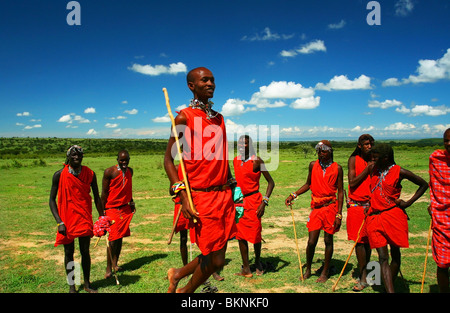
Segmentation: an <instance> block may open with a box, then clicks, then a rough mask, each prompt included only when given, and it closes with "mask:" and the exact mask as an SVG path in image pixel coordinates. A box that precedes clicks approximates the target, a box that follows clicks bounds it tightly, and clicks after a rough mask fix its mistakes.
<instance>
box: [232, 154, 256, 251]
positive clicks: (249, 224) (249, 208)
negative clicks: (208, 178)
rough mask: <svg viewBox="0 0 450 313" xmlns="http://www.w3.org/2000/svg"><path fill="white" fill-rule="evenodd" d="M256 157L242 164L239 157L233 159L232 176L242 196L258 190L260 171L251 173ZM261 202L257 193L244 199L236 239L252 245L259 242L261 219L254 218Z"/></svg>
mask: <svg viewBox="0 0 450 313" xmlns="http://www.w3.org/2000/svg"><path fill="white" fill-rule="evenodd" d="M255 159H256V156H252V157H251V158H250V160H248V161H247V162H243V160H242V158H241V156H240V155H238V156H237V157H235V158H234V160H233V166H234V175H235V178H236V181H237V186H238V187H240V188H241V191H242V193H243V194H244V196H245V195H246V194H249V193H251V192H255V191H258V190H259V179H260V177H261V171H258V172H256V173H255V172H253V162H254V160H255ZM261 202H262V195H261V193H260V192H257V193H255V194H253V195H250V196H247V197H244V215H243V216H242V217H241V218H240V219H239V223H237V224H236V228H237V234H236V239H238V240H246V241H249V242H251V243H253V244H255V243H260V242H261V231H262V226H261V219H260V218H258V217H257V216H256V212H257V210H258V207H259V205H260V204H261Z"/></svg>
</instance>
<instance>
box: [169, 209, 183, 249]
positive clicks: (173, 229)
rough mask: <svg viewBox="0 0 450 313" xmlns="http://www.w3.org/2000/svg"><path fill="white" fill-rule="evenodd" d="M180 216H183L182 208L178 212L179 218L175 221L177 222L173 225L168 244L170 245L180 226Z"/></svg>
mask: <svg viewBox="0 0 450 313" xmlns="http://www.w3.org/2000/svg"><path fill="white" fill-rule="evenodd" d="M180 214H181V206H180V209H179V210H178V213H177V218H176V219H175V222H174V223H173V227H172V232H171V233H170V236H169V241H168V242H167V244H168V245H170V244H171V243H172V238H173V235H174V234H175V229H176V228H177V224H178V220H179V218H180Z"/></svg>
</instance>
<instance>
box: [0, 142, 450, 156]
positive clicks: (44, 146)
mask: <svg viewBox="0 0 450 313" xmlns="http://www.w3.org/2000/svg"><path fill="white" fill-rule="evenodd" d="M377 142H386V143H389V144H390V145H392V146H393V147H397V148H403V149H414V148H420V147H436V148H441V147H442V139H441V138H430V139H419V140H378V141H377ZM74 144H77V145H80V146H82V147H83V149H84V151H85V153H86V154H89V155H90V156H111V155H116V154H117V152H118V151H120V150H122V149H127V150H128V151H129V152H130V153H132V154H164V152H165V150H166V147H167V139H120V138H118V139H97V138H95V139H88V138H57V137H51V138H41V137H0V158H1V159H12V158H42V157H49V156H58V155H59V156H61V155H64V154H65V153H66V151H67V149H68V148H69V147H70V146H71V145H74ZM230 144H232V145H234V147H235V149H236V143H235V142H234V143H230ZM316 144H317V141H280V142H279V149H280V150H296V151H298V152H302V153H304V155H305V157H307V155H308V154H309V153H311V152H313V151H314V146H315V145H316ZM331 144H332V145H333V148H335V149H339V148H349V149H351V148H354V147H355V145H356V142H355V141H331ZM267 147H268V149H270V148H271V145H270V142H268V143H267ZM234 151H237V150H234Z"/></svg>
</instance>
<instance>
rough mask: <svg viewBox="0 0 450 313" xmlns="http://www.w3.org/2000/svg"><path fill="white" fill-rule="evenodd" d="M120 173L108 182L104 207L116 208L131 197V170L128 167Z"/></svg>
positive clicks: (124, 203) (126, 202)
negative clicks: (123, 172)
mask: <svg viewBox="0 0 450 313" xmlns="http://www.w3.org/2000/svg"><path fill="white" fill-rule="evenodd" d="M118 171H119V172H120V173H119V175H117V176H116V177H115V178H113V179H111V180H110V182H109V189H108V199H107V201H106V205H105V209H109V208H117V207H120V206H123V205H126V204H128V203H129V202H130V201H131V199H132V198H133V192H132V191H133V186H132V185H133V183H132V176H131V171H130V169H129V168H127V170H126V171H125V175H123V174H122V170H118Z"/></svg>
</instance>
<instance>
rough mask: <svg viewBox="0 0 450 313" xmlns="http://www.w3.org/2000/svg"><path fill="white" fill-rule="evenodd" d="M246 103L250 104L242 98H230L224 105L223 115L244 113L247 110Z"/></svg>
mask: <svg viewBox="0 0 450 313" xmlns="http://www.w3.org/2000/svg"><path fill="white" fill-rule="evenodd" d="M246 104H248V102H247V101H243V100H240V99H228V100H227V101H226V102H225V104H224V105H223V106H222V112H221V114H222V115H223V116H236V115H241V114H244V113H245V112H246V111H247V109H246V108H245V105H246Z"/></svg>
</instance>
